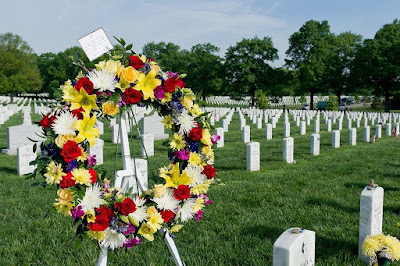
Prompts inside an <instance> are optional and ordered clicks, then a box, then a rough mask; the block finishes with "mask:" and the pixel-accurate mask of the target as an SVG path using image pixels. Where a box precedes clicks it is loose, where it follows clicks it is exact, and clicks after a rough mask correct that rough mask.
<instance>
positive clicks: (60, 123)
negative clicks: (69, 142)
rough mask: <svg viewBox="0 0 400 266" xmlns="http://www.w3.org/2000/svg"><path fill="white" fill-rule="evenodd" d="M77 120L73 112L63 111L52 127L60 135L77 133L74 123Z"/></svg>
mask: <svg viewBox="0 0 400 266" xmlns="http://www.w3.org/2000/svg"><path fill="white" fill-rule="evenodd" d="M76 120H78V119H77V118H76V117H74V116H73V115H72V113H70V112H68V111H66V112H62V113H60V114H59V115H58V116H57V119H56V120H55V121H54V122H53V124H52V125H51V127H52V129H53V130H54V132H55V133H56V134H58V135H75V129H74V127H73V126H72V125H73V124H74V122H75V121H76Z"/></svg>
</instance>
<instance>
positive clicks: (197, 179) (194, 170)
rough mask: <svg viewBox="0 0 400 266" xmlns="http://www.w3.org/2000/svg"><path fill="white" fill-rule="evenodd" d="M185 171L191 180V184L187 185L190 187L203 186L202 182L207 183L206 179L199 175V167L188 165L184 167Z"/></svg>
mask: <svg viewBox="0 0 400 266" xmlns="http://www.w3.org/2000/svg"><path fill="white" fill-rule="evenodd" d="M186 171H187V174H188V176H190V177H192V178H193V182H192V183H191V184H190V185H189V186H190V187H193V186H195V185H198V184H204V182H206V181H207V177H206V176H205V175H204V174H202V173H201V172H202V171H203V169H202V167H201V166H198V165H191V164H189V165H188V166H187V167H186Z"/></svg>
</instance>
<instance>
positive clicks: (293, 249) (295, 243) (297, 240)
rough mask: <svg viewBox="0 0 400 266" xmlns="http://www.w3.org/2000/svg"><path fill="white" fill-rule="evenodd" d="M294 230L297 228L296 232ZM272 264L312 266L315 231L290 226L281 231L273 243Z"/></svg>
mask: <svg viewBox="0 0 400 266" xmlns="http://www.w3.org/2000/svg"><path fill="white" fill-rule="evenodd" d="M294 230H297V231H296V233H294ZM298 231H299V233H297V232H298ZM272 265H273V266H314V265H315V232H314V231H310V230H307V229H302V228H290V229H288V230H286V231H285V232H283V233H282V234H281V235H280V236H279V238H278V239H277V240H276V241H275V243H274V251H273V264H272Z"/></svg>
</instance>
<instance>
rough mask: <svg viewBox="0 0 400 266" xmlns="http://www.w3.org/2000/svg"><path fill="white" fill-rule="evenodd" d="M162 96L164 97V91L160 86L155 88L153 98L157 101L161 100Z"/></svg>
mask: <svg viewBox="0 0 400 266" xmlns="http://www.w3.org/2000/svg"><path fill="white" fill-rule="evenodd" d="M164 95H165V91H164V89H163V87H162V86H157V88H156V89H155V90H154V96H155V97H156V98H157V99H163V98H164Z"/></svg>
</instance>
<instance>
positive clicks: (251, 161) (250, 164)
mask: <svg viewBox="0 0 400 266" xmlns="http://www.w3.org/2000/svg"><path fill="white" fill-rule="evenodd" d="M246 159H247V160H246V162H247V170H249V171H259V170H260V143H259V142H250V143H248V144H247V158H246Z"/></svg>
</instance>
